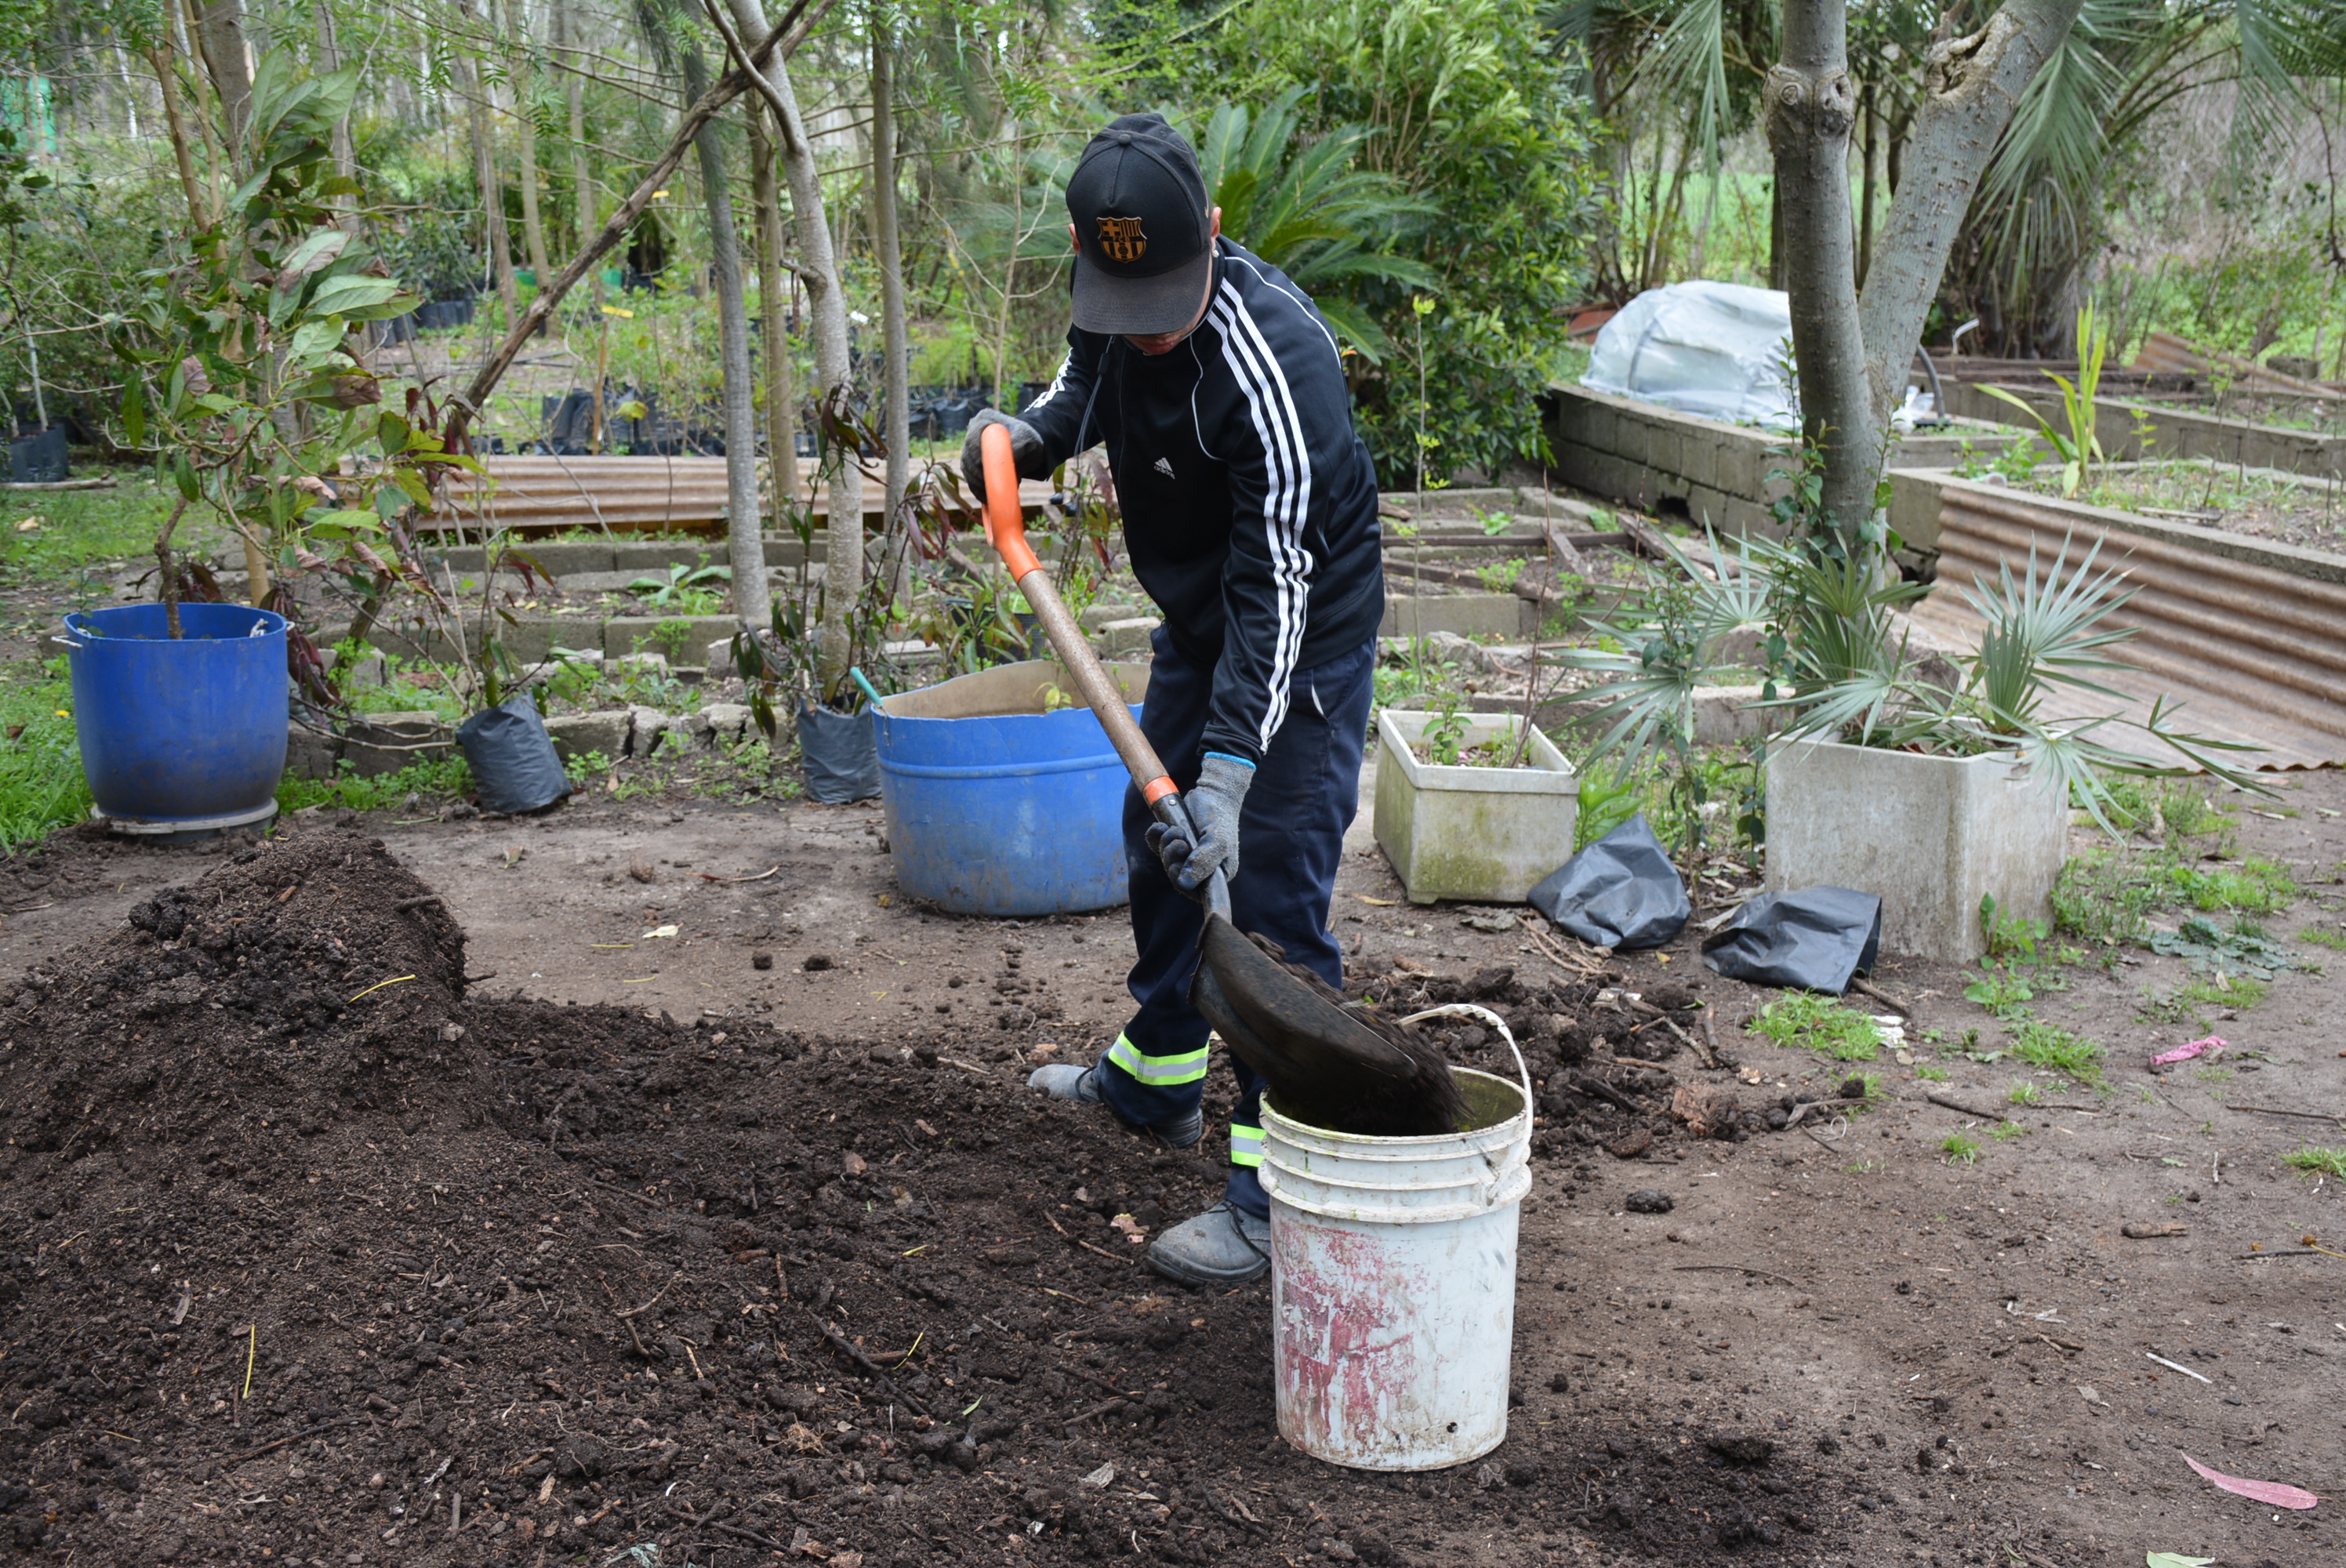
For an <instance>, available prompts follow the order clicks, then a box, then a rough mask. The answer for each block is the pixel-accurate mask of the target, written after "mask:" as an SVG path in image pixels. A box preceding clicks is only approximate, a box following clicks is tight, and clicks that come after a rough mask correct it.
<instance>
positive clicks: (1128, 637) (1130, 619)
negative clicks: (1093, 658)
mask: <svg viewBox="0 0 2346 1568" xmlns="http://www.w3.org/2000/svg"><path fill="white" fill-rule="evenodd" d="M1163 624H1164V623H1163V622H1162V621H1161V620H1160V619H1159V618H1158V617H1157V616H1127V617H1126V618H1125V619H1123V620H1116V621H1108V622H1106V623H1104V624H1102V626H1100V628H1099V632H1098V636H1096V639H1095V641H1094V644H1093V646H1094V647H1097V648H1098V649H1099V652H1100V657H1103V658H1132V657H1137V656H1139V655H1142V654H1146V653H1148V652H1149V651H1150V645H1149V641H1148V634H1149V633H1151V632H1153V631H1155V630H1156V629H1157V628H1158V626H1162V625H1163Z"/></svg>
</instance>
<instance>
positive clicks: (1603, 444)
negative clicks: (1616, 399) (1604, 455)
mask: <svg viewBox="0 0 2346 1568" xmlns="http://www.w3.org/2000/svg"><path fill="white" fill-rule="evenodd" d="M1583 406H1585V407H1586V409H1587V410H1588V421H1587V425H1586V430H1587V436H1586V440H1587V443H1588V449H1589V450H1590V451H1591V452H1612V453H1617V452H1619V451H1620V449H1621V411H1620V410H1618V409H1617V408H1615V407H1613V406H1612V405H1611V404H1610V403H1602V402H1587V403H1586V404H1584V405H1583Z"/></svg>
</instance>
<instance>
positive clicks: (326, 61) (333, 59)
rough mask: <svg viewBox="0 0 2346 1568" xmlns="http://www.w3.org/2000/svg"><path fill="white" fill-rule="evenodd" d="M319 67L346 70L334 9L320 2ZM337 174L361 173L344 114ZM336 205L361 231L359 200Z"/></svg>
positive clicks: (336, 142)
mask: <svg viewBox="0 0 2346 1568" xmlns="http://www.w3.org/2000/svg"><path fill="white" fill-rule="evenodd" d="M318 65H319V67H320V68H321V70H327V71H339V70H341V69H342V46H341V45H340V44H339V43H338V42H337V41H336V40H335V37H334V13H333V8H332V7H331V6H329V5H325V4H324V0H320V4H319V6H318ZM333 147H334V172H335V173H336V174H338V175H340V176H342V178H344V179H355V178H358V172H359V157H358V148H357V147H356V146H355V145H354V144H353V143H352V140H351V117H350V116H348V115H344V116H343V117H342V118H340V119H338V120H336V121H335V122H334V137H333ZM334 205H335V206H336V207H339V208H341V209H342V210H343V211H344V212H346V213H347V214H349V216H348V217H346V218H344V219H342V227H343V228H344V229H349V230H350V231H351V233H352V234H353V235H355V234H357V233H358V231H359V214H358V198H357V197H355V196H338V197H336V198H335V199H334Z"/></svg>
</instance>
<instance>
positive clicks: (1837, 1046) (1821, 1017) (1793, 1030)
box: [1750, 991, 1882, 1094]
mask: <svg viewBox="0 0 2346 1568" xmlns="http://www.w3.org/2000/svg"><path fill="white" fill-rule="evenodd" d="M1750 1032H1751V1033H1754V1034H1760V1035H1765V1036H1766V1037H1767V1038H1768V1039H1770V1040H1773V1041H1774V1042H1775V1043H1776V1044H1779V1045H1794V1046H1798V1047H1800V1049H1801V1050H1803V1051H1818V1052H1822V1053H1823V1054H1825V1055H1827V1056H1830V1057H1831V1058H1832V1059H1833V1060H1834V1061H1836V1062H1871V1061H1872V1060H1874V1059H1875V1057H1876V1056H1878V1055H1879V1054H1881V1049H1882V1032H1881V1030H1880V1029H1879V1028H1878V1027H1877V1026H1876V1025H1875V1023H1874V1022H1873V1020H1872V1019H1871V1018H1869V1017H1867V1016H1866V1015H1865V1014H1864V1013H1859V1012H1855V1011H1853V1010H1852V1009H1850V1008H1847V1007H1843V1006H1842V1005H1841V1003H1839V1002H1837V1001H1835V1000H1834V999H1833V998H1831V997H1830V996H1819V995H1817V994H1815V993H1812V992H1806V991H1791V992H1787V993H1784V994H1783V995H1781V996H1780V997H1778V998H1777V999H1776V1000H1775V1001H1773V1002H1770V1003H1768V1005H1767V1006H1765V1007H1763V1008H1761V1009H1760V1016H1759V1017H1757V1018H1755V1019H1753V1020H1752V1021H1751V1029H1750ZM1867 1093H1869V1094H1871V1093H1872V1089H1871V1087H1870V1086H1869V1088H1868V1090H1867Z"/></svg>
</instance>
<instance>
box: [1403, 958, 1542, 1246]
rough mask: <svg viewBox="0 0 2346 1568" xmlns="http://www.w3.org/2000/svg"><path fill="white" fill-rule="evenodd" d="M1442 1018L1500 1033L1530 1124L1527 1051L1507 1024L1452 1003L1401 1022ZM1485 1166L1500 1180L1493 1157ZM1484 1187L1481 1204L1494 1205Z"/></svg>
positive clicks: (1532, 1108) (1463, 1004)
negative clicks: (1467, 1020)
mask: <svg viewBox="0 0 2346 1568" xmlns="http://www.w3.org/2000/svg"><path fill="white" fill-rule="evenodd" d="M1443 1017H1449V1018H1479V1019H1481V1020H1482V1021H1483V1022H1484V1023H1488V1024H1489V1025H1490V1026H1491V1027H1492V1028H1494V1029H1495V1030H1497V1031H1498V1032H1499V1038H1500V1039H1502V1040H1504V1041H1505V1042H1506V1043H1507V1049H1508V1050H1510V1051H1512V1052H1514V1053H1515V1071H1516V1072H1517V1073H1518V1074H1521V1075H1522V1077H1523V1084H1524V1116H1525V1119H1526V1120H1529V1119H1530V1118H1531V1117H1532V1116H1533V1115H1535V1114H1536V1110H1537V1107H1535V1105H1533V1104H1532V1070H1531V1068H1530V1067H1529V1066H1527V1065H1525V1062H1524V1048H1523V1047H1522V1046H1520V1045H1518V1044H1515V1031H1514V1030H1512V1029H1510V1028H1508V1027H1507V1025H1506V1021H1505V1019H1503V1018H1501V1017H1500V1016H1499V1015H1498V1014H1497V1013H1494V1012H1492V1011H1491V1010H1490V1009H1489V1008H1487V1007H1477V1006H1475V1005H1474V1003H1471V1002H1450V1003H1443V1005H1442V1006H1440V1007H1429V1008H1427V1009H1426V1010H1425V1011H1424V1012H1423V1013H1411V1014H1410V1015H1409V1016H1408V1017H1406V1018H1404V1019H1403V1020H1402V1022H1403V1023H1404V1024H1407V1023H1419V1022H1421V1021H1423V1020H1424V1019H1428V1018H1443ZM1483 1164H1484V1166H1485V1167H1486V1168H1487V1169H1488V1170H1489V1171H1490V1172H1491V1174H1492V1176H1493V1177H1494V1179H1495V1178H1496V1177H1497V1176H1498V1171H1499V1167H1498V1166H1494V1165H1493V1164H1492V1163H1491V1156H1489V1155H1484V1156H1483ZM1483 1187H1484V1191H1483V1194H1482V1201H1483V1202H1484V1205H1486V1206H1487V1205H1488V1204H1489V1203H1490V1201H1491V1192H1492V1184H1491V1183H1489V1182H1485V1183H1484V1184H1483Z"/></svg>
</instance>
